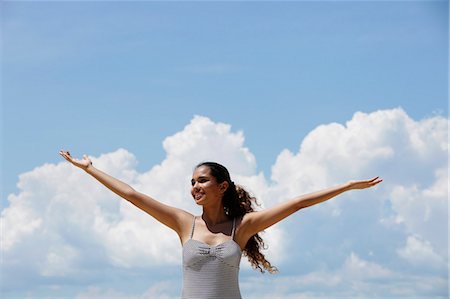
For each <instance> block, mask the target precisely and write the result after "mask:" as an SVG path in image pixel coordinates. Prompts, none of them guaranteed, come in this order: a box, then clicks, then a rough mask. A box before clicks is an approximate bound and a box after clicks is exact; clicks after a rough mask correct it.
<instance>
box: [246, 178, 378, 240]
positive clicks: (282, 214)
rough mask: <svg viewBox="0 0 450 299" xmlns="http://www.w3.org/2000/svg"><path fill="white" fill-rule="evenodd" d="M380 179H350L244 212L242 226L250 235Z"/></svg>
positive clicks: (375, 182)
mask: <svg viewBox="0 0 450 299" xmlns="http://www.w3.org/2000/svg"><path fill="white" fill-rule="evenodd" d="M381 181H382V180H381V179H380V178H379V177H376V178H373V179H371V180H364V181H350V182H348V183H346V184H342V185H338V186H334V187H331V188H327V189H324V190H321V191H317V192H313V193H309V194H305V195H301V196H299V197H296V198H294V199H292V200H290V201H288V202H285V203H282V204H279V205H277V206H274V207H272V208H269V209H266V210H263V211H259V212H254V213H249V214H246V215H245V216H244V219H243V220H242V228H243V229H244V230H245V231H246V235H250V236H252V235H254V234H256V233H258V232H260V231H262V230H264V229H266V228H268V227H270V226H272V225H274V224H275V223H277V222H279V221H281V220H283V219H284V218H286V217H287V216H289V215H291V214H293V213H295V212H297V211H298V210H300V209H303V208H307V207H310V206H313V205H315V204H318V203H321V202H324V201H326V200H329V199H331V198H333V197H335V196H337V195H339V194H341V193H343V192H346V191H349V190H355V189H366V188H370V187H373V186H375V185H377V184H379V183H380V182H381Z"/></svg>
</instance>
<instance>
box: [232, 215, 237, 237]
mask: <svg viewBox="0 0 450 299" xmlns="http://www.w3.org/2000/svg"><path fill="white" fill-rule="evenodd" d="M235 229H236V218H233V230H232V231H231V240H234V230H235Z"/></svg>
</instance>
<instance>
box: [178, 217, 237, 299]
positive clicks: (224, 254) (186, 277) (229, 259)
mask: <svg viewBox="0 0 450 299" xmlns="http://www.w3.org/2000/svg"><path fill="white" fill-rule="evenodd" d="M194 229H195V217H194V223H193V225H192V231H191V238H190V239H189V240H188V241H187V242H186V243H185V244H184V245H183V290H182V294H181V298H182V299H188V298H192V299H194V298H195V299H206V298H207V299H213V298H217V299H219V298H220V299H225V298H227V299H228V298H230V299H231V298H232V299H235V298H241V292H240V291H239V282H238V276H239V263H240V261H241V256H242V252H241V248H240V247H239V245H238V244H237V243H236V242H235V241H234V240H233V238H234V230H235V220H233V230H232V233H231V239H230V240H228V241H226V242H223V243H221V244H218V245H216V246H212V245H208V244H205V243H203V242H200V241H197V240H194V239H192V236H193V235H194Z"/></svg>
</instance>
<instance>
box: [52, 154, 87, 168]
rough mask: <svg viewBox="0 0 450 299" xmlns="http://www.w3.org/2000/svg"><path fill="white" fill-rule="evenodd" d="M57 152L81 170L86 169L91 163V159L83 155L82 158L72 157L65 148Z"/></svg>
mask: <svg viewBox="0 0 450 299" xmlns="http://www.w3.org/2000/svg"><path fill="white" fill-rule="evenodd" d="M59 154H60V155H61V156H62V157H63V158H64V159H66V160H67V161H69V162H70V163H72V164H73V165H75V166H77V167H80V168H81V169H83V170H86V169H87V168H88V167H89V166H91V165H92V161H91V159H90V158H89V157H88V156H87V155H84V156H83V159H81V160H79V159H75V158H73V157H72V156H71V155H70V153H69V151H65V150H60V151H59Z"/></svg>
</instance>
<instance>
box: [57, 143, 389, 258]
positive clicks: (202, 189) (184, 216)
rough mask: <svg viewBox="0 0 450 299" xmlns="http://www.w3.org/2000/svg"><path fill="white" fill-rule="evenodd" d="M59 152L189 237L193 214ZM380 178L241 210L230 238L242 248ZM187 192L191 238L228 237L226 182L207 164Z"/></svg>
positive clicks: (88, 162) (213, 240)
mask: <svg viewBox="0 0 450 299" xmlns="http://www.w3.org/2000/svg"><path fill="white" fill-rule="evenodd" d="M59 153H60V155H61V156H62V157H63V158H64V159H66V160H67V161H68V162H70V163H72V164H73V165H75V166H77V167H79V168H81V169H83V170H84V171H86V172H87V173H88V174H90V175H91V176H93V177H94V178H95V179H97V180H98V181H99V182H100V183H102V184H103V185H104V186H105V187H107V188H108V189H110V190H111V191H113V192H114V193H116V194H117V195H119V196H120V197H122V198H124V199H126V200H127V201H129V202H130V203H132V204H133V205H135V206H137V207H138V208H140V209H141V210H143V211H145V212H146V213H148V214H149V215H151V216H152V217H154V218H155V219H156V220H157V221H159V222H161V223H162V224H164V225H166V226H168V227H169V228H171V229H173V230H174V231H175V232H176V233H177V234H178V236H179V238H180V241H181V243H182V244H184V243H185V242H187V240H188V239H189V238H190V232H191V228H192V219H193V215H192V214H191V213H189V212H187V211H184V210H182V209H179V208H176V207H172V206H168V205H166V204H163V203H161V202H159V201H157V200H155V199H154V198H152V197H150V196H148V195H146V194H143V193H141V192H138V191H136V190H134V189H133V188H132V187H131V186H130V185H128V184H126V183H124V182H122V181H120V180H118V179H116V178H114V177H112V176H110V175H108V174H106V173H104V172H102V171H101V170H99V169H97V168H95V167H94V165H92V162H91V159H90V158H89V157H88V156H86V155H84V156H83V158H82V159H75V158H73V157H72V156H71V155H70V153H69V152H68V151H64V150H61V151H60V152H59ZM380 182H382V180H381V179H380V178H378V177H375V178H373V179H370V180H355V181H349V182H347V183H344V184H340V185H337V186H334V187H330V188H326V189H323V190H320V191H317V192H312V193H309V194H305V195H300V196H298V197H295V198H293V199H291V200H288V201H285V202H283V203H281V204H278V205H276V206H274V207H271V208H268V209H265V210H262V211H258V212H250V213H247V214H245V215H244V216H243V217H242V219H237V220H238V221H237V226H236V231H235V236H234V241H235V242H236V243H237V244H238V245H239V246H240V247H241V249H242V248H244V247H245V245H246V243H247V241H248V240H249V239H250V238H251V237H252V236H253V235H255V234H257V233H259V232H260V231H263V230H265V229H266V228H268V227H270V226H272V225H274V224H276V223H278V222H279V221H281V220H283V219H285V218H286V217H288V216H290V215H292V214H294V213H295V212H297V211H298V210H300V209H303V208H306V207H310V206H312V205H316V204H318V203H321V202H324V201H327V200H329V199H331V198H333V197H335V196H337V195H339V194H341V193H343V192H347V191H350V190H356V189H366V188H371V187H373V186H376V185H378V184H379V183H380ZM191 184H192V188H191V194H192V197H193V198H194V200H195V202H196V203H197V204H198V205H200V206H202V209H203V212H202V217H197V220H196V221H197V222H196V229H195V232H194V239H196V240H198V241H200V242H204V243H206V244H210V245H215V244H219V243H222V242H225V241H227V240H229V238H230V234H231V230H232V221H231V219H229V218H228V216H227V215H226V214H225V212H224V209H223V203H222V197H223V194H224V192H225V191H226V190H227V188H228V187H229V186H228V183H227V182H222V183H218V182H217V181H216V179H215V178H214V177H213V176H211V174H210V169H209V167H208V166H200V167H198V168H196V169H195V170H194V173H193V175H192V180H191Z"/></svg>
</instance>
